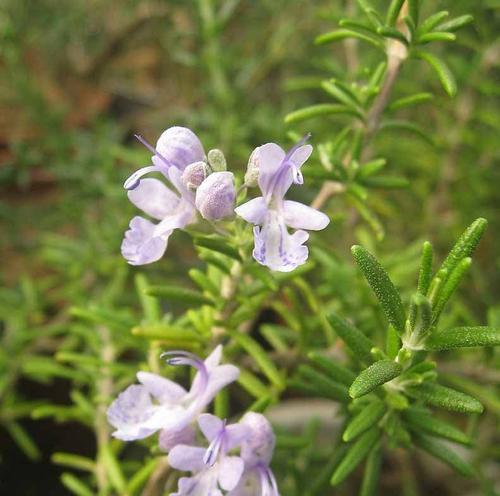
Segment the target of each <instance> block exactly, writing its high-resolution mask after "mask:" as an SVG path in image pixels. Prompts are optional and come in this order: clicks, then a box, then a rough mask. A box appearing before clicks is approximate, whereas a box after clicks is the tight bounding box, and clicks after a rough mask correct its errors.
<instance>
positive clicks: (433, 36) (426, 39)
mask: <svg viewBox="0 0 500 496" xmlns="http://www.w3.org/2000/svg"><path fill="white" fill-rule="evenodd" d="M456 39H457V37H456V36H455V35H454V34H453V33H443V32H440V31H434V32H432V33H425V34H423V35H422V36H420V37H419V39H418V43H421V44H422V45H425V44H426V43H431V42H433V41H455V40H456Z"/></svg>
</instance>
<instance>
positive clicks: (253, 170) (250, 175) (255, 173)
mask: <svg viewBox="0 0 500 496" xmlns="http://www.w3.org/2000/svg"><path fill="white" fill-rule="evenodd" d="M258 180H259V147H257V148H256V149H255V150H254V151H253V152H252V154H251V155H250V158H249V159H248V165H247V171H246V173H245V184H246V185H247V186H248V187H249V188H254V187H255V186H257V181H258Z"/></svg>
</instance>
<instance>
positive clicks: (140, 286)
mask: <svg viewBox="0 0 500 496" xmlns="http://www.w3.org/2000/svg"><path fill="white" fill-rule="evenodd" d="M134 280H135V287H136V288H137V294H138V295H139V300H140V302H141V306H142V311H143V312H144V316H145V317H146V319H147V320H148V321H149V322H156V321H157V320H159V319H160V317H161V308H160V304H159V302H158V299H157V298H153V297H151V296H149V295H148V294H147V293H146V291H147V290H148V289H149V282H148V280H147V279H146V276H145V275H144V274H136V276H135V279H134Z"/></svg>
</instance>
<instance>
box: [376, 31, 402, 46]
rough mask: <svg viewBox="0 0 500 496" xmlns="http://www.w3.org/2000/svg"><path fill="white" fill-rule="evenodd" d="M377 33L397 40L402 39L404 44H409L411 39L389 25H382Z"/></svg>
mask: <svg viewBox="0 0 500 496" xmlns="http://www.w3.org/2000/svg"><path fill="white" fill-rule="evenodd" d="M377 33H378V34H380V35H381V36H384V37H385V38H393V39H395V40H398V41H400V42H401V43H403V45H406V46H408V44H409V41H408V39H407V38H406V36H405V35H404V34H403V33H402V32H401V31H398V30H397V29H395V28H392V27H389V26H380V27H378V28H377Z"/></svg>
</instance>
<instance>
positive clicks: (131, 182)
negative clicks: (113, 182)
mask: <svg viewBox="0 0 500 496" xmlns="http://www.w3.org/2000/svg"><path fill="white" fill-rule="evenodd" d="M158 170H159V169H158V167H156V166H155V165H148V166H147V167H143V168H142V169H139V170H136V171H135V172H134V173H133V174H131V175H130V176H129V177H128V178H127V180H126V181H125V182H124V183H123V187H124V188H125V189H126V190H129V191H130V190H132V189H135V188H137V186H139V183H140V182H141V177H142V176H144V174H147V173H149V172H157V171H158Z"/></svg>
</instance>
